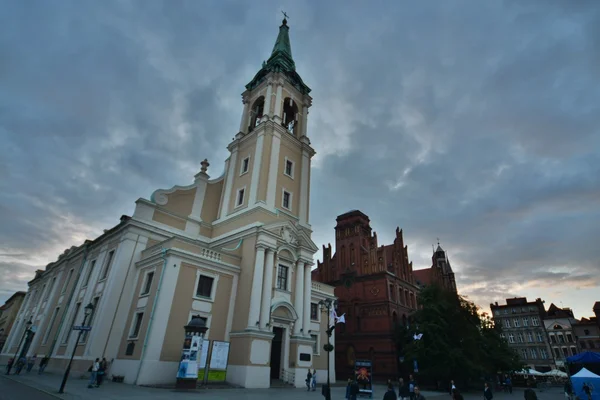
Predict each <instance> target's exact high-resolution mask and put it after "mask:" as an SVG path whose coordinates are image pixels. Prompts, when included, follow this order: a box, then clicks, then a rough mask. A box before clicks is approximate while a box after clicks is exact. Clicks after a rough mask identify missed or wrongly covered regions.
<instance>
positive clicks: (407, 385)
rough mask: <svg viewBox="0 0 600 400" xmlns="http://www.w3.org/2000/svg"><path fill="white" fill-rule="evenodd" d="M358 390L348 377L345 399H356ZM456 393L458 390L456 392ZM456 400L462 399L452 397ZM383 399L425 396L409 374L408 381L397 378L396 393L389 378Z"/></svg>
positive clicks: (418, 399)
mask: <svg viewBox="0 0 600 400" xmlns="http://www.w3.org/2000/svg"><path fill="white" fill-rule="evenodd" d="M358 392H359V387H358V384H357V383H356V382H355V381H353V380H352V379H348V386H346V399H348V400H356V397H357V395H358ZM456 393H457V394H458V391H457V392H456ZM453 398H454V399H456V400H462V396H461V397H453ZM383 400H425V396H423V395H422V394H421V390H420V389H419V386H418V385H417V382H416V380H415V378H414V376H413V375H409V377H408V381H405V380H404V378H399V379H398V393H396V389H395V387H394V383H393V382H392V381H391V380H388V382H387V390H386V392H385V393H384V395H383Z"/></svg>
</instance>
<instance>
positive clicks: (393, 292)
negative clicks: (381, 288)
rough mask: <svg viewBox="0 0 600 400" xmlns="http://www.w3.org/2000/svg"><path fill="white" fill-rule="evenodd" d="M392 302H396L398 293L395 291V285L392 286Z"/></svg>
mask: <svg viewBox="0 0 600 400" xmlns="http://www.w3.org/2000/svg"><path fill="white" fill-rule="evenodd" d="M390 301H393V302H394V303H395V302H396V291H395V290H394V285H392V284H390Z"/></svg>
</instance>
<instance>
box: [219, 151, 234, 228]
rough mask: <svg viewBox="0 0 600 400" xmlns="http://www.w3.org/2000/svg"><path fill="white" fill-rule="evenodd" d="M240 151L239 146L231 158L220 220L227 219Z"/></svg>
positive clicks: (232, 152)
mask: <svg viewBox="0 0 600 400" xmlns="http://www.w3.org/2000/svg"><path fill="white" fill-rule="evenodd" d="M237 154H238V149H237V146H235V148H234V149H233V150H232V151H231V156H230V157H229V168H228V171H227V176H226V177H225V189H224V192H223V203H221V213H220V215H219V218H225V217H226V216H227V213H228V211H229V200H230V199H231V190H232V186H233V179H234V177H235V166H236V164H237V163H236V161H237Z"/></svg>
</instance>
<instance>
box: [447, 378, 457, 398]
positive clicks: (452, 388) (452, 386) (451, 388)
mask: <svg viewBox="0 0 600 400" xmlns="http://www.w3.org/2000/svg"><path fill="white" fill-rule="evenodd" d="M454 389H456V386H455V385H454V379H452V380H450V391H449V393H450V396H452V394H453V393H454V392H453V390H454Z"/></svg>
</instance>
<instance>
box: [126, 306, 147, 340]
mask: <svg viewBox="0 0 600 400" xmlns="http://www.w3.org/2000/svg"><path fill="white" fill-rule="evenodd" d="M143 319H144V313H143V312H138V313H135V317H134V318H133V324H132V325H131V332H129V338H130V339H131V338H136V337H138V335H139V334H140V329H141V328H142V320H143Z"/></svg>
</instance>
